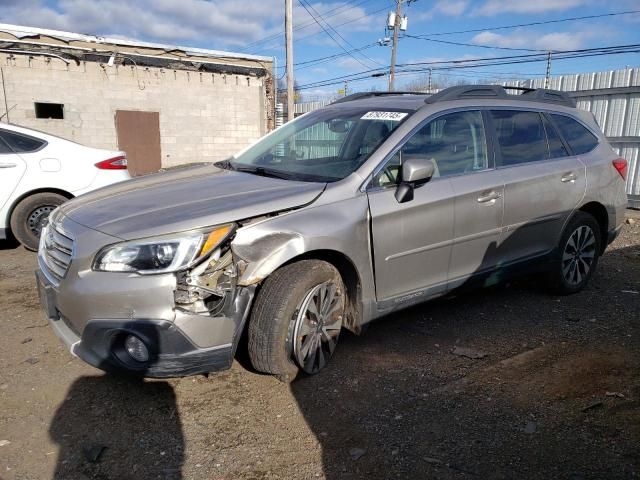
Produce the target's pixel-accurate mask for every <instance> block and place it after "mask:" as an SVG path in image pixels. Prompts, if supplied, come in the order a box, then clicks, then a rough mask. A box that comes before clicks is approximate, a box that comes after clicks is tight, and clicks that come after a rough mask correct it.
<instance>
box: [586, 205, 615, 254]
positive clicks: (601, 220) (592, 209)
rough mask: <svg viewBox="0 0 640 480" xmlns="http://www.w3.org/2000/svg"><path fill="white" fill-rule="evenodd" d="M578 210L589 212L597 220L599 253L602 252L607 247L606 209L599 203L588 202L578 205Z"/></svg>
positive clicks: (607, 222) (607, 224)
mask: <svg viewBox="0 0 640 480" xmlns="http://www.w3.org/2000/svg"><path fill="white" fill-rule="evenodd" d="M580 211H582V212H586V213H588V214H590V215H591V216H592V217H594V218H595V219H596V221H597V222H598V225H599V226H600V236H601V239H600V245H601V250H602V251H601V252H600V253H602V252H604V250H605V249H606V248H607V238H608V232H609V214H608V213H607V209H606V208H605V206H604V205H602V204H601V203H598V202H589V203H586V204H584V205H583V206H582V207H580Z"/></svg>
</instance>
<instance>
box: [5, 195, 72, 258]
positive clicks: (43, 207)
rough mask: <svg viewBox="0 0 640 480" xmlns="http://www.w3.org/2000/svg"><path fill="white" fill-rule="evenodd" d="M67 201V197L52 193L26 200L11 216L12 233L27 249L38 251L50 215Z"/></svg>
mask: <svg viewBox="0 0 640 480" xmlns="http://www.w3.org/2000/svg"><path fill="white" fill-rule="evenodd" d="M66 201H67V198H66V197H63V196H62V195H59V194H57V193H51V192H43V193H36V194H34V195H30V196H28V197H27V198H24V199H23V200H21V201H20V203H18V205H16V207H15V208H14V209H13V213H12V214H11V233H13V236H14V237H16V239H17V240H18V241H19V242H20V243H21V244H22V245H24V246H25V248H26V249H28V250H33V251H35V250H37V249H38V243H39V241H40V233H41V232H42V227H43V226H44V225H45V222H46V221H47V218H49V214H50V213H51V212H52V211H53V210H55V208H56V207H57V206H58V205H62V204H63V203H64V202H66Z"/></svg>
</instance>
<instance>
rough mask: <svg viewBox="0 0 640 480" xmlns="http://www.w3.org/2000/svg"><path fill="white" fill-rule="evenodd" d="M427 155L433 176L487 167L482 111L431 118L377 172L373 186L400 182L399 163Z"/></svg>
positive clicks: (449, 174)
mask: <svg viewBox="0 0 640 480" xmlns="http://www.w3.org/2000/svg"><path fill="white" fill-rule="evenodd" d="M412 157H417V158H428V159H430V160H431V161H432V162H433V164H434V167H435V168H434V170H435V173H434V175H433V176H434V177H446V176H452V175H460V174H464V173H469V172H474V171H478V170H485V169H487V168H488V156H487V142H486V137H485V132H484V126H483V122H482V114H481V113H480V112H479V111H466V112H455V113H449V114H446V115H442V116H440V117H438V118H436V119H435V120H432V121H430V122H429V123H427V124H426V125H425V126H424V127H422V128H421V129H420V130H418V131H417V132H416V133H415V134H414V135H412V136H411V138H409V140H407V142H406V143H405V144H404V145H403V146H402V148H401V149H400V150H399V151H398V152H397V153H396V154H395V155H394V156H393V157H392V158H391V159H390V160H389V161H388V162H387V163H386V165H385V167H384V168H383V169H382V170H381V171H380V172H379V173H377V174H376V176H375V177H374V179H373V185H374V186H376V187H384V186H387V185H393V184H396V183H398V181H399V179H400V166H401V164H402V162H403V161H405V160H406V159H408V158H412Z"/></svg>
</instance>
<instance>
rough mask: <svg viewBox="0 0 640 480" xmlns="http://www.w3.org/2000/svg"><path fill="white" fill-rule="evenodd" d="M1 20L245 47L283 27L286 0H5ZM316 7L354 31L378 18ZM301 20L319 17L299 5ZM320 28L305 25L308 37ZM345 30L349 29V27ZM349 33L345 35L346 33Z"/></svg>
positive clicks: (326, 6)
mask: <svg viewBox="0 0 640 480" xmlns="http://www.w3.org/2000/svg"><path fill="white" fill-rule="evenodd" d="M0 3H2V10H0V21H1V22H4V23H14V24H19V25H28V26H34V27H42V28H51V29H58V30H65V31H71V32H79V33H88V34H96V35H104V36H121V37H127V38H137V39H140V40H147V41H156V42H163V43H174V44H179V43H186V44H189V45H193V44H197V45H199V46H203V47H205V48H220V47H221V46H235V47H237V46H242V45H246V44H247V43H251V42H254V41H256V40H259V39H262V38H265V37H268V36H270V35H273V34H278V33H280V32H281V31H282V30H283V17H284V3H283V2H282V0H260V1H252V2H250V4H248V3H247V2H240V1H237V0H216V1H210V0H137V1H135V2H132V1H131V0H102V1H100V2H97V1H95V0H58V1H57V3H56V4H54V6H51V5H50V2H49V3H48V2H46V0H21V1H18V0H0ZM312 5H313V7H314V9H315V10H317V11H318V12H319V13H321V14H323V13H326V12H328V11H329V10H333V9H338V8H339V10H335V11H333V12H329V13H327V15H332V14H333V13H337V15H334V16H332V17H330V18H328V21H329V22H330V23H331V24H332V25H336V24H339V23H344V22H347V21H351V20H352V21H351V22H350V23H349V24H348V27H346V26H345V28H344V29H347V28H348V31H363V30H369V29H371V28H373V27H372V25H373V19H372V18H371V17H370V16H368V15H366V12H365V11H364V9H363V8H361V7H351V8H346V7H347V6H348V3H347V2H344V1H340V2H335V3H322V2H318V3H312ZM294 18H295V19H296V23H297V24H301V23H309V22H312V21H313V20H311V19H310V17H309V15H308V14H307V13H306V11H304V10H303V9H301V8H300V7H298V8H296V10H295V16H294ZM318 31H320V28H319V27H318V26H317V25H315V24H313V25H312V26H309V27H306V28H304V29H301V30H299V31H298V32H297V34H296V36H298V37H302V36H305V35H309V34H311V33H316V32H318ZM343 31H344V30H343ZM343 35H344V33H343Z"/></svg>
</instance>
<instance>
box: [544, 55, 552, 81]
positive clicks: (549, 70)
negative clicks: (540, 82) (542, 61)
mask: <svg viewBox="0 0 640 480" xmlns="http://www.w3.org/2000/svg"><path fill="white" fill-rule="evenodd" d="M550 76H551V51H548V52H547V74H546V75H545V77H544V88H549V77H550Z"/></svg>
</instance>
